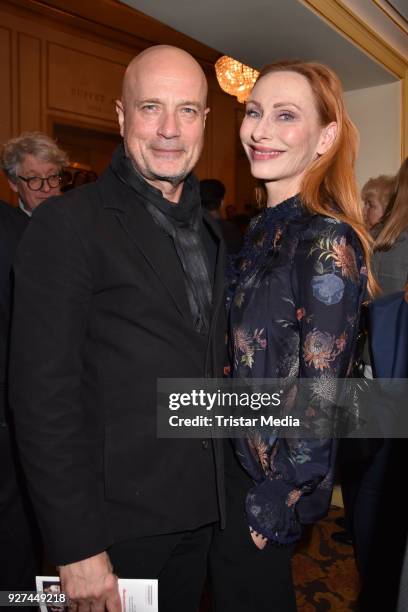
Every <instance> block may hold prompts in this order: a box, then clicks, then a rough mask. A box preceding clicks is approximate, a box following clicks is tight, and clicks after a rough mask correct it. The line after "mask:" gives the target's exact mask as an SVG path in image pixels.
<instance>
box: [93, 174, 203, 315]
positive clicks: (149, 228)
mask: <svg viewBox="0 0 408 612" xmlns="http://www.w3.org/2000/svg"><path fill="white" fill-rule="evenodd" d="M99 192H100V196H101V199H102V204H103V207H104V208H105V209H107V210H111V211H112V214H113V215H114V216H115V218H116V220H117V222H118V223H119V224H120V225H121V227H122V228H123V230H124V232H125V233H126V234H127V235H128V237H129V238H130V239H131V240H132V241H133V243H134V244H135V245H136V247H137V248H138V249H139V251H141V253H142V254H143V256H144V258H145V259H146V261H147V262H148V263H149V265H150V266H151V268H152V270H153V271H154V273H155V274H156V275H157V277H158V278H159V279H160V281H161V282H162V283H163V285H164V286H165V287H166V289H167V291H168V293H169V295H170V296H171V298H172V300H173V302H174V305H175V306H176V308H177V310H178V311H179V313H180V314H181V316H182V317H183V319H185V318H186V317H190V318H191V312H190V307H189V304H188V300H187V294H186V289H185V282H184V275H183V271H182V269H181V266H175V265H174V260H175V257H174V256H175V251H174V246H173V244H172V241H171V239H170V238H169V237H168V236H167V235H165V234H164V233H163V231H162V230H161V229H160V228H159V227H158V226H157V224H156V223H155V222H154V220H153V219H152V217H151V216H150V215H149V213H148V212H147V211H146V209H145V207H144V206H143V204H142V202H141V201H140V197H141V196H139V194H137V193H136V192H135V191H134V190H133V189H132V188H131V187H129V186H128V185H126V184H125V183H122V181H120V180H119V179H118V178H117V177H116V175H115V174H114V173H113V171H112V170H111V169H110V168H108V170H107V171H106V172H105V173H104V175H102V176H101V179H100V182H99Z"/></svg>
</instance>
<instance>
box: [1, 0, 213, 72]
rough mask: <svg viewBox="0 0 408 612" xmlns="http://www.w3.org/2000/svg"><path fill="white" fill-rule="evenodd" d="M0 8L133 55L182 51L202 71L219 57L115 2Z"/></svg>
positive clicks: (34, 0)
mask: <svg viewBox="0 0 408 612" xmlns="http://www.w3.org/2000/svg"><path fill="white" fill-rule="evenodd" d="M2 4H3V5H4V6H6V5H9V10H13V11H14V12H15V13H20V14H24V13H25V14H26V12H27V11H31V12H32V13H34V14H37V15H41V16H42V17H43V18H44V19H47V20H49V21H51V22H54V23H55V21H58V22H59V23H60V24H61V26H65V27H66V28H67V31H74V32H75V34H76V35H78V32H80V31H83V32H84V33H85V32H86V33H87V34H91V35H95V36H96V37H97V38H98V39H99V40H101V38H103V39H104V40H105V41H106V42H108V41H110V42H111V43H114V44H115V46H118V45H119V46H121V47H128V48H130V49H133V50H135V51H136V52H137V51H140V50H142V49H145V48H146V47H149V46H151V45H155V44H169V45H175V46H177V47H182V48H183V49H186V50H187V51H189V52H190V53H191V54H192V55H194V57H196V58H197V60H198V61H200V63H201V64H202V65H203V68H204V69H206V70H209V69H210V70H211V69H212V68H213V65H214V63H215V62H216V60H217V59H218V58H219V57H220V53H219V52H218V51H216V50H215V49H212V48H211V47H208V46H207V45H204V44H203V43H200V42H199V41H197V40H194V39H193V38H190V37H189V36H187V35H185V34H182V33H181V32H178V31H177V30H174V29H173V28H171V27H169V26H166V25H164V24H163V23H161V22H159V21H157V20H156V19H153V18H152V17H149V16H148V15H145V14H144V13H141V12H139V11H137V10H135V9H131V8H130V7H128V6H127V5H124V4H122V3H120V2H117V1H116V0H85V1H84V0H69V2H67V1H66V0H0V7H1V5H2ZM19 9H20V10H19ZM21 11H23V13H22V12H21Z"/></svg>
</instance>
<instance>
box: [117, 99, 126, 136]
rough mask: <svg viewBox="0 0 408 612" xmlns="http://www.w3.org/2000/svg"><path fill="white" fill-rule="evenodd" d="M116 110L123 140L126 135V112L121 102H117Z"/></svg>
mask: <svg viewBox="0 0 408 612" xmlns="http://www.w3.org/2000/svg"><path fill="white" fill-rule="evenodd" d="M115 109H116V114H117V116H118V123H119V129H120V135H121V136H122V138H123V136H124V133H125V110H124V108H123V104H122V101H121V100H116V103H115Z"/></svg>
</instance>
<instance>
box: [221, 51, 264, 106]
mask: <svg viewBox="0 0 408 612" xmlns="http://www.w3.org/2000/svg"><path fill="white" fill-rule="evenodd" d="M215 73H216V75H217V80H218V83H219V84H220V87H221V89H222V90H223V91H225V92H227V93H228V94H230V95H231V96H236V97H237V99H238V102H245V100H246V99H247V98H248V96H249V93H250V91H251V89H252V87H253V86H254V83H255V81H256V79H257V78H258V75H259V72H258V70H255V69H254V68H251V67H250V66H246V65H245V64H241V62H239V61H238V60H235V59H234V58H232V57H228V55H223V56H222V57H220V59H218V60H217V61H216V62H215Z"/></svg>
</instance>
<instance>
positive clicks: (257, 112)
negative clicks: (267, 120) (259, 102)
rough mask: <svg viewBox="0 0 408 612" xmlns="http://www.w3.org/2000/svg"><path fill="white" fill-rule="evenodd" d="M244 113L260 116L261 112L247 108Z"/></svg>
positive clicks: (255, 116) (253, 116) (254, 116)
mask: <svg viewBox="0 0 408 612" xmlns="http://www.w3.org/2000/svg"><path fill="white" fill-rule="evenodd" d="M245 115H246V116H247V117H252V118H257V117H260V116H261V113H260V112H259V111H258V110H255V109H254V108H247V109H246V111H245Z"/></svg>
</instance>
